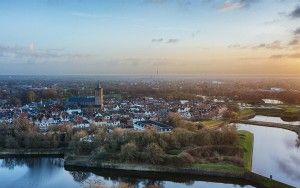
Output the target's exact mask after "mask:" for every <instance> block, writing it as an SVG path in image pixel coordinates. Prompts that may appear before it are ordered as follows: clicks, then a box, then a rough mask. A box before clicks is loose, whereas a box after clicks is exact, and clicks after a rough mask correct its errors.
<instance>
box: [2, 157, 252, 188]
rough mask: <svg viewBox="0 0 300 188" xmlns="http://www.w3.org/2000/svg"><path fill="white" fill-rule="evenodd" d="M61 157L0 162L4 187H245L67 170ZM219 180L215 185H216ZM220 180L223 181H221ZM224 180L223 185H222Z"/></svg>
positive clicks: (211, 181) (226, 182) (183, 178)
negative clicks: (95, 184)
mask: <svg viewBox="0 0 300 188" xmlns="http://www.w3.org/2000/svg"><path fill="white" fill-rule="evenodd" d="M63 163H64V161H63V159H61V158H6V159H0V187H9V188H20V187H22V188H53V187H63V188H69V187H70V188H77V187H89V184H91V183H92V182H97V183H99V184H101V185H105V186H108V187H111V186H113V185H117V184H118V183H121V182H126V183H130V184H131V185H135V187H147V186H150V185H156V186H157V187H165V188H182V187H203V188H210V187H214V188H219V187H220V188H221V187H222V188H223V187H225V188H237V187H246V188H248V187H251V186H242V185H239V184H243V183H238V182H236V180H220V179H219V178H218V179H207V178H203V179H199V178H198V179H196V178H193V177H191V176H182V175H180V176H174V175H173V176H172V177H169V176H166V177H162V175H158V176H153V175H147V176H146V177H142V176H137V175H128V174H126V173H123V174H120V173H119V172H116V171H113V172H112V171H108V170H102V171H94V172H90V171H85V170H82V169H71V170H70V171H68V170H66V169H65V168H64V166H63ZM214 181H215V182H214ZM218 181H219V182H218ZM222 181H223V182H222Z"/></svg>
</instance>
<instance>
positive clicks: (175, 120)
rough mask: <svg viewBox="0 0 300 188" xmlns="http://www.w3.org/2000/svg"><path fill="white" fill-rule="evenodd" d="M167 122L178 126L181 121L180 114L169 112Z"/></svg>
mask: <svg viewBox="0 0 300 188" xmlns="http://www.w3.org/2000/svg"><path fill="white" fill-rule="evenodd" d="M168 120H169V124H170V125H172V126H173V127H179V125H180V123H181V116H180V114H178V113H170V114H169V116H168Z"/></svg>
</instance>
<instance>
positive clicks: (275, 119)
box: [249, 115, 300, 125]
mask: <svg viewBox="0 0 300 188" xmlns="http://www.w3.org/2000/svg"><path fill="white" fill-rule="evenodd" d="M249 120H252V121H264V122H270V123H280V124H290V125H300V121H284V120H282V119H281V118H280V117H272V116H263V115H256V116H255V117H254V118H251V119H249Z"/></svg>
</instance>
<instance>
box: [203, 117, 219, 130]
mask: <svg viewBox="0 0 300 188" xmlns="http://www.w3.org/2000/svg"><path fill="white" fill-rule="evenodd" d="M200 123H201V124H202V125H203V127H204V128H208V129H213V128H217V127H220V126H222V125H224V123H225V122H224V121H222V120H218V119H211V120H205V121H201V122H200Z"/></svg>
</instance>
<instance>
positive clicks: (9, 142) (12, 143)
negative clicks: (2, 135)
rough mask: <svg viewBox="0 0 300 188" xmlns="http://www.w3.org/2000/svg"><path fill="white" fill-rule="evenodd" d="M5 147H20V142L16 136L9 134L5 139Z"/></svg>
mask: <svg viewBox="0 0 300 188" xmlns="http://www.w3.org/2000/svg"><path fill="white" fill-rule="evenodd" d="M5 147H6V148H18V147H19V144H18V142H17V140H16V139H15V138H14V137H12V136H7V137H6V139H5Z"/></svg>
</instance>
